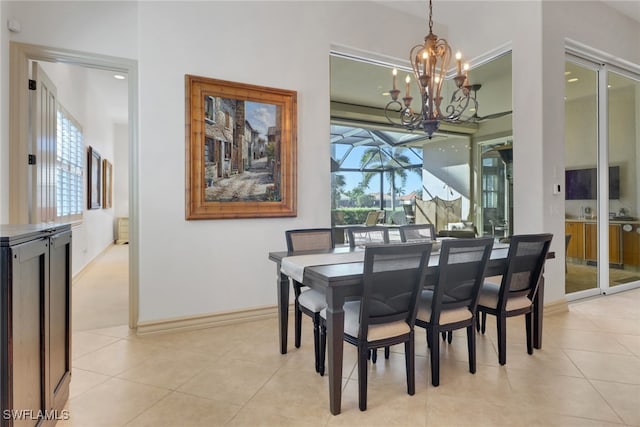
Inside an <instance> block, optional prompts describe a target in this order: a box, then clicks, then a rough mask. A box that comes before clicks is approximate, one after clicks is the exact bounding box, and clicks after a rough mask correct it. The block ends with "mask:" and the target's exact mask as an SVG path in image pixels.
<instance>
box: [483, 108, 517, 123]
mask: <svg viewBox="0 0 640 427" xmlns="http://www.w3.org/2000/svg"><path fill="white" fill-rule="evenodd" d="M512 113H513V111H511V110H509V111H502V112H500V113H493V114H487V115H486V116H482V117H480V116H478V115H476V116H475V119H476V120H477V121H484V120H491V119H497V118H500V117H503V116H508V115H509V114H512Z"/></svg>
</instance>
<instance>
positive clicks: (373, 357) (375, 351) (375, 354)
mask: <svg viewBox="0 0 640 427" xmlns="http://www.w3.org/2000/svg"><path fill="white" fill-rule="evenodd" d="M377 361H378V349H377V348H372V349H371V363H376V362H377Z"/></svg>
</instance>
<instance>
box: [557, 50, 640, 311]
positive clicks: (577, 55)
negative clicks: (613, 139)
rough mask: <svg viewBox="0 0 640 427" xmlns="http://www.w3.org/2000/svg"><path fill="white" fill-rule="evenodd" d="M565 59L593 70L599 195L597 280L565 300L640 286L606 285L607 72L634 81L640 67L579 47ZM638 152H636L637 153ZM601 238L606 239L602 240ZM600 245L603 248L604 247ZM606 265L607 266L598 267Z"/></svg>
mask: <svg viewBox="0 0 640 427" xmlns="http://www.w3.org/2000/svg"><path fill="white" fill-rule="evenodd" d="M565 61H568V62H573V63H575V64H577V65H579V66H581V67H585V68H587V69H589V70H592V71H594V72H596V81H597V89H596V102H597V109H596V114H597V123H596V129H597V130H596V132H597V139H596V143H597V171H598V174H597V176H598V192H597V194H598V196H597V208H596V215H597V219H596V226H597V234H598V245H597V249H598V256H597V265H598V267H597V283H596V287H595V288H593V289H587V290H584V291H578V292H574V293H571V294H566V296H565V297H566V299H567V301H573V300H577V299H581V298H585V297H589V296H594V295H599V294H604V295H606V294H614V293H617V292H622V291H626V290H629V289H634V288H638V287H640V282H630V283H628V284H621V285H616V286H614V287H611V286H610V285H609V279H610V278H609V269H610V267H609V96H608V82H609V72H615V73H617V74H620V75H623V76H625V77H628V78H630V79H632V80H635V81H640V70H633V69H630V68H627V67H623V66H619V65H618V64H615V62H616V61H615V60H614V59H612V58H609V59H604V58H602V57H601V56H599V55H598V54H595V53H593V52H589V51H586V50H585V48H584V47H583V46H581V47H580V48H575V47H574V48H572V47H570V46H568V47H567V49H566V51H565ZM636 155H637V153H636ZM601 242H606V244H602V243H601ZM603 248H604V249H605V250H603ZM601 266H606V267H607V268H600V267H601Z"/></svg>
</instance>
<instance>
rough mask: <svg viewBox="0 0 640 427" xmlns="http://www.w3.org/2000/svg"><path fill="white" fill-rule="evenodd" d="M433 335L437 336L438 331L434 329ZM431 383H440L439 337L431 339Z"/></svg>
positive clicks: (436, 384)
mask: <svg viewBox="0 0 640 427" xmlns="http://www.w3.org/2000/svg"><path fill="white" fill-rule="evenodd" d="M431 335H436V336H437V333H435V331H434V333H432V334H431ZM431 384H432V385H433V386H434V387H438V386H439V385H440V340H439V339H437V338H436V339H433V340H431Z"/></svg>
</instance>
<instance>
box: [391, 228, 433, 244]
mask: <svg viewBox="0 0 640 427" xmlns="http://www.w3.org/2000/svg"><path fill="white" fill-rule="evenodd" d="M398 230H399V231H400V240H401V241H403V242H422V241H425V240H426V241H432V240H435V239H436V229H435V227H434V226H433V224H407V225H401V226H400V227H398Z"/></svg>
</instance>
